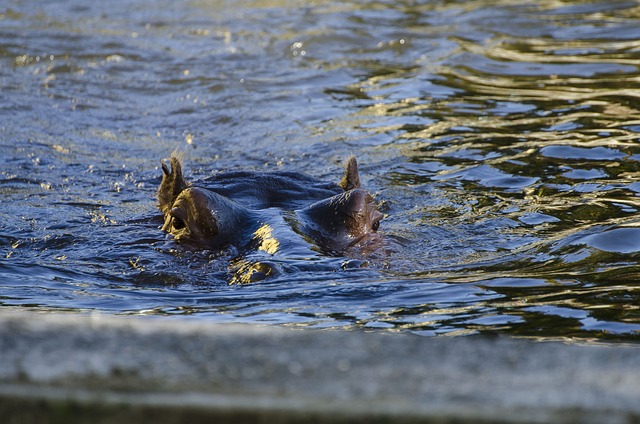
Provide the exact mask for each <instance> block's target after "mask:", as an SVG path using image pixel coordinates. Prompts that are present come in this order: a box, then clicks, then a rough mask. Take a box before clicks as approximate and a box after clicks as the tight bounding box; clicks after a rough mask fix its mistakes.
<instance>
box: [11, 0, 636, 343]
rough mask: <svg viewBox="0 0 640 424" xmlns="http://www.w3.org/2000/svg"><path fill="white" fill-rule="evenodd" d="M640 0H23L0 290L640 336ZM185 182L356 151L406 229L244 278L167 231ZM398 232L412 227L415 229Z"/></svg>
mask: <svg viewBox="0 0 640 424" xmlns="http://www.w3.org/2000/svg"><path fill="white" fill-rule="evenodd" d="M639 19H640V5H638V4H637V3H636V2H632V1H610V0H609V1H589V2H571V1H565V2H557V1H540V2H535V4H528V3H526V2H523V3H518V2H513V1H466V0H465V1H445V0H441V1H389V2H386V1H364V0H362V1H354V2H346V3H345V2H335V1H320V0H318V1H311V2H309V1H306V2H297V1H289V2H285V1H277V0H263V1H260V0H255V1H240V2H237V1H234V2H231V1H214V0H193V1H185V2H180V3H176V2H171V1H166V0H136V1H134V2H132V1H120V0H116V1H114V2H86V1H81V0H67V1H58V2H45V1H41V0H9V1H8V3H7V2H5V3H4V4H3V5H2V6H0V150H1V156H0V165H1V168H0V194H1V195H2V199H3V203H2V207H0V304H1V305H3V307H4V308H15V307H20V308H26V309H29V310H36V311H84V312H90V311H98V312H103V313H113V314H134V315H136V314H153V315H171V316H180V317H186V316H189V317H192V318H195V319H203V320H208V321H211V322H254V323H267V324H278V325H287V326H306V327H314V328H365V329H367V328H372V329H373V328H375V329H381V331H410V332H415V333H418V334H423V335H438V334H448V335H465V334H476V333H503V334H511V335H519V336H529V337H537V338H575V339H580V340H585V339H599V340H624V341H633V340H637V339H638V336H639V335H640V311H639V310H638V308H639V306H640V292H639V290H640V284H639V283H638V281H639V277H640V266H639V265H640V253H638V252H639V251H640V225H639V221H638V218H637V214H638V205H639V202H638V196H639V195H640V178H639V177H640V145H639V144H638V140H639V139H640V135H639V132H640V113H638V106H639V105H640V100H639V99H640V69H639V65H640V41H638V40H640V25H638V22H639ZM176 148H179V149H181V150H182V151H184V152H185V156H186V167H187V173H188V176H189V178H191V179H194V178H200V177H205V176H208V175H210V174H211V173H212V172H214V171H218V170H235V169H244V170H260V171H264V170H266V171H271V170H295V171H302V172H306V173H309V174H311V175H314V176H316V177H319V178H324V179H328V180H332V179H335V180H337V178H338V177H339V175H340V173H341V169H340V167H341V163H342V161H343V160H344V159H345V158H346V157H347V156H348V155H350V154H355V155H356V156H357V157H358V158H359V161H360V163H361V177H362V179H363V182H364V184H365V185H366V186H367V187H368V188H370V189H371V191H372V192H374V193H376V196H377V199H379V201H380V204H381V209H382V211H383V212H384V213H385V214H386V215H387V216H386V219H385V220H384V221H383V225H382V231H383V232H384V234H386V236H387V237H388V239H389V240H390V241H391V242H390V244H391V245H392V247H393V248H389V249H386V250H385V251H384V252H377V253H376V254H375V255H374V257H373V258H372V259H371V264H370V265H369V267H366V268H357V267H355V268H351V267H348V266H345V263H346V262H345V260H346V259H347V258H339V257H338V258H329V257H327V258H324V259H323V260H320V261H317V262H318V263H304V262H301V261H292V262H291V263H290V264H288V263H286V261H285V263H284V265H285V266H287V265H290V269H289V271H288V272H285V273H282V274H281V275H279V276H278V277H275V278H271V279H268V280H265V281H262V282H259V283H256V284H250V285H232V284H229V282H230V268H229V267H230V263H231V262H232V261H233V259H234V255H233V252H229V251H225V252H193V251H189V250H186V249H181V248H180V247H179V246H175V245H174V244H172V243H171V242H170V240H168V239H167V238H166V237H165V236H164V235H163V234H162V233H161V232H160V230H159V226H160V220H159V213H158V211H157V210H156V206H155V197H154V196H155V190H156V188H157V186H158V184H159V182H160V176H161V173H162V172H161V170H160V168H159V164H160V159H162V158H166V157H168V156H169V155H170V153H171V152H172V151H173V150H174V149H176ZM398 240H404V242H402V243H401V242H398Z"/></svg>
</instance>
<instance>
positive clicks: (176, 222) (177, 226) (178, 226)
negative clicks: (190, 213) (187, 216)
mask: <svg viewBox="0 0 640 424" xmlns="http://www.w3.org/2000/svg"><path fill="white" fill-rule="evenodd" d="M172 225H173V229H174V230H182V229H183V228H184V227H186V225H185V224H184V221H183V220H181V219H180V218H176V217H175V216H174V217H173V221H172Z"/></svg>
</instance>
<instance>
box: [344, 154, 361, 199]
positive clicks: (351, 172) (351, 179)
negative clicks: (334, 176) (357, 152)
mask: <svg viewBox="0 0 640 424" xmlns="http://www.w3.org/2000/svg"><path fill="white" fill-rule="evenodd" d="M339 185H340V187H342V189H343V190H345V191H347V190H352V189H354V188H360V176H359V175H358V162H357V161H356V157H355V156H351V157H349V159H348V160H347V166H346V167H345V171H344V176H343V177H342V179H341V180H340V183H339Z"/></svg>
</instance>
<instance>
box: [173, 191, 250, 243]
mask: <svg viewBox="0 0 640 424" xmlns="http://www.w3.org/2000/svg"><path fill="white" fill-rule="evenodd" d="M244 216H245V211H244V210H243V208H242V207H240V206H239V205H237V204H236V203H235V202H233V201H232V200H229V199H227V198H226V197H224V196H220V195H219V194H217V193H214V192H212V191H209V190H205V189H201V188H198V187H188V188H185V189H184V190H182V192H181V193H180V194H179V195H178V197H176V200H175V201H174V202H173V205H172V206H171V209H170V210H169V211H168V212H167V213H166V214H165V219H164V226H163V227H162V230H163V231H166V232H168V233H169V234H171V235H173V237H174V239H175V240H176V241H180V242H183V241H184V242H188V243H190V244H195V245H199V246H203V247H220V246H223V245H225V244H228V243H229V242H230V241H231V240H233V239H235V238H239V237H238V232H239V231H240V228H241V227H242V225H243V224H242V221H243V218H244Z"/></svg>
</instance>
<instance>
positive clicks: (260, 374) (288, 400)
mask: <svg viewBox="0 0 640 424" xmlns="http://www.w3.org/2000/svg"><path fill="white" fill-rule="evenodd" d="M0 358H2V360H1V361H0V421H1V422H3V423H10V422H27V421H32V422H88V421H91V422H116V421H117V422H122V420H128V421H133V420H137V419H142V418H144V420H145V421H147V420H149V419H150V418H153V420H154V421H159V422H160V423H163V422H182V421H184V420H187V419H188V420H189V422H204V421H210V420H212V419H215V420H216V422H241V421H251V422H262V421H264V422H513V423H524V422H586V423H589V422H594V423H595V422H634V421H638V420H640V402H639V401H638V399H640V350H638V347H637V346H634V345H631V346H622V345H585V344H582V345H577V344H567V343H562V342H534V341H529V340H521V339H512V338H508V337H492V338H487V337H464V338H462V337H459V338H447V337H439V338H424V337H419V336H415V335H409V334H394V333H381V332H370V333H367V332H361V331H319V330H300V329H289V328H282V327H273V326H255V325H236V324H224V325H223V324H210V323H207V322H205V321H203V320H202V321H198V320H185V319H172V318H152V317H122V316H104V315H75V314H52V313H45V314H39V313H29V312H21V311H16V310H4V311H2V310H0Z"/></svg>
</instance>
